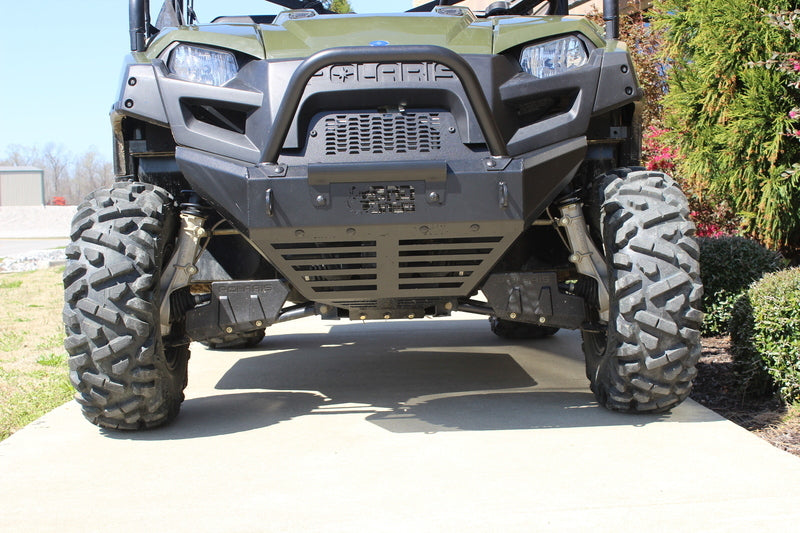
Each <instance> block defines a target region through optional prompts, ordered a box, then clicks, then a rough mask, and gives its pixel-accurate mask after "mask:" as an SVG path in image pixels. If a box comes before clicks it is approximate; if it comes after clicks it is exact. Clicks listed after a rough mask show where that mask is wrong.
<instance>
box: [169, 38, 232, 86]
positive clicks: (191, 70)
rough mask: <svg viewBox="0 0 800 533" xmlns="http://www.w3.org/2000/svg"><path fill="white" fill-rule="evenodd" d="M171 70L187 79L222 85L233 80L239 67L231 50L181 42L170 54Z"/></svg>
mask: <svg viewBox="0 0 800 533" xmlns="http://www.w3.org/2000/svg"><path fill="white" fill-rule="evenodd" d="M169 70H170V71H171V72H172V73H173V74H174V75H175V76H177V77H179V78H181V79H183V80H186V81H192V82H195V83H204V84H206V85H216V86H220V85H225V84H226V83H228V82H229V81H231V80H232V79H233V78H234V76H236V72H237V71H238V70H239V67H238V65H237V64H236V58H235V57H234V56H233V54H232V53H230V52H226V51H224V50H214V49H211V48H201V47H199V46H191V45H188V44H179V45H178V46H176V47H175V49H174V50H173V51H172V53H171V54H170V56H169Z"/></svg>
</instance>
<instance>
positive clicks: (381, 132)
mask: <svg viewBox="0 0 800 533" xmlns="http://www.w3.org/2000/svg"><path fill="white" fill-rule="evenodd" d="M322 125H323V128H324V132H325V137H324V138H325V155H339V154H349V155H360V154H406V153H429V152H433V151H436V150H441V148H442V133H441V129H442V120H441V117H440V116H439V113H424V112H415V113H342V114H336V115H329V116H327V117H325V119H324V120H323V123H322Z"/></svg>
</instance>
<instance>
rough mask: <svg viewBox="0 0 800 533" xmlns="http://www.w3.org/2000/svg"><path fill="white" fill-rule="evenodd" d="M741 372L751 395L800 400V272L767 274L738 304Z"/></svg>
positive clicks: (736, 343) (735, 322)
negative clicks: (775, 394)
mask: <svg viewBox="0 0 800 533" xmlns="http://www.w3.org/2000/svg"><path fill="white" fill-rule="evenodd" d="M731 341H732V342H731V343H732V352H733V356H734V362H735V368H736V370H737V372H738V373H739V374H740V376H741V380H742V384H743V387H744V391H745V392H746V393H748V394H762V393H767V392H772V391H773V390H774V391H776V392H777V393H778V395H779V396H780V397H781V399H782V400H784V401H785V402H787V403H792V402H797V401H800V269H798V268H793V269H790V270H784V271H781V272H775V273H772V274H767V275H765V276H764V277H763V278H762V279H761V280H759V281H758V282H756V283H754V284H753V285H752V286H751V287H750V288H749V289H748V290H747V291H746V292H745V293H744V294H743V295H742V297H741V298H740V299H739V300H738V301H737V302H736V305H735V306H734V309H733V314H732V318H731Z"/></svg>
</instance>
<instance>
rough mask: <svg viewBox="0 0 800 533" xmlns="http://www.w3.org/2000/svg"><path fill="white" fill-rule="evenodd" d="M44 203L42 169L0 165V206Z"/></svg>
mask: <svg viewBox="0 0 800 533" xmlns="http://www.w3.org/2000/svg"><path fill="white" fill-rule="evenodd" d="M11 205H44V170H42V169H40V168H34V167H0V206H11Z"/></svg>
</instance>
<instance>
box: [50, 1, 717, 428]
mask: <svg viewBox="0 0 800 533" xmlns="http://www.w3.org/2000/svg"><path fill="white" fill-rule="evenodd" d="M273 3H274V4H279V5H280V6H283V7H285V8H287V9H286V10H284V11H282V12H280V13H279V14H277V15H275V16H273V15H250V16H221V17H218V18H217V19H215V20H214V21H213V22H212V23H210V24H202V25H201V24H198V23H197V18H196V16H195V11H194V6H193V2H192V1H191V0H189V2H188V5H186V3H185V2H184V1H183V0H167V2H165V4H164V6H163V8H162V10H161V14H160V15H159V17H158V21H157V22H156V23H155V24H151V21H150V16H149V5H148V1H147V0H130V29H131V49H132V52H131V54H130V55H129V56H128V59H127V62H126V64H125V70H124V75H123V79H122V86H121V89H120V93H119V99H118V100H117V101H116V102H115V103H114V107H113V110H112V112H111V121H112V124H113V132H114V142H115V148H116V156H115V169H116V175H117V179H116V183H114V184H113V185H112V186H111V187H110V188H106V189H101V190H98V191H95V192H94V193H92V194H91V195H90V196H89V197H88V198H87V199H86V200H85V201H84V202H83V203H82V204H81V205H80V206H79V208H78V211H77V214H76V216H75V219H74V221H73V225H72V243H71V244H70V245H69V246H68V248H67V257H68V259H69V260H68V264H67V268H66V271H65V272H64V287H65V307H64V321H65V324H66V328H67V333H68V338H67V340H66V348H67V350H68V352H69V354H70V360H69V363H70V371H71V372H70V376H71V380H72V383H73V384H74V386H75V387H76V388H77V391H78V392H77V395H76V396H77V400H78V402H80V404H81V405H82V408H83V413H84V415H85V416H86V417H87V418H88V419H89V420H90V421H92V422H93V423H95V424H98V425H100V426H103V427H108V428H119V429H139V428H147V427H155V426H158V425H161V424H164V423H166V422H169V421H170V420H172V419H173V418H174V417H175V416H176V415H177V413H178V410H179V408H180V405H181V402H182V401H183V390H184V387H185V386H186V379H187V363H188V360H189V343H190V342H191V341H200V342H205V343H208V344H211V345H224V344H226V343H231V342H244V343H257V342H258V341H260V340H261V339H262V338H263V336H264V330H265V328H267V327H268V326H270V325H271V324H274V323H276V322H282V321H286V320H293V319H299V318H302V317H308V316H313V315H319V316H321V317H322V318H323V319H342V318H344V319H348V318H349V319H351V320H389V319H414V318H422V317H431V316H433V317H441V316H447V315H450V314H451V313H452V312H453V311H464V312H469V313H478V314H482V315H486V316H488V317H489V321H490V325H491V328H492V330H493V331H494V332H495V333H496V334H497V335H500V336H504V337H512V338H531V337H543V336H547V335H551V334H553V333H554V332H555V331H557V329H558V328H568V329H579V330H581V333H582V337H583V351H584V353H585V358H586V374H587V376H588V379H589V382H590V384H591V389H592V390H593V391H594V394H595V395H596V397H597V400H598V402H599V403H600V404H602V405H604V406H606V407H608V408H610V409H614V410H619V411H633V412H660V411H665V410H668V409H670V408H671V407H673V406H675V405H677V404H678V403H680V402H681V401H682V400H684V399H685V398H686V397H687V395H688V394H689V391H690V388H691V385H692V379H693V378H694V376H695V374H696V370H695V364H696V361H697V359H698V356H699V353H700V338H699V327H700V322H701V320H702V313H701V312H700V310H699V309H698V307H699V302H700V297H701V293H702V286H701V282H700V278H699V268H698V247H697V244H696V243H695V241H694V240H693V234H694V225H693V224H692V222H691V221H690V220H689V214H688V209H687V202H686V199H685V197H684V196H683V194H682V193H681V192H680V190H679V189H678V187H677V186H676V184H675V182H674V181H673V180H672V179H671V178H670V177H668V176H666V175H664V174H662V173H659V172H648V171H645V170H644V169H642V168H640V167H636V166H635V165H637V164H638V159H639V155H640V128H639V127H638V114H637V101H638V99H639V98H640V94H641V90H640V88H639V86H638V84H637V79H636V75H635V73H634V70H633V65H632V64H631V58H630V56H629V54H628V52H627V50H626V47H625V45H624V44H623V43H621V42H620V41H618V40H617V29H616V28H617V21H618V7H617V5H616V3H615V0H606V5H605V15H606V21H607V26H606V32H605V33H603V32H602V30H601V29H600V28H599V27H597V26H596V25H594V24H593V23H591V22H589V21H587V20H586V19H584V18H581V17H570V16H568V14H567V10H566V3H565V2H564V1H563V0H550V1H549V2H548V1H544V2H543V1H542V0H516V1H512V2H494V3H492V4H490V5H489V6H488V7H486V9H485V11H483V12H479V11H476V12H473V11H471V10H470V9H468V8H466V7H462V6H459V5H458V3H459V2H458V1H457V0H444V1H440V2H431V3H429V4H426V5H423V6H421V7H418V8H414V9H411V10H410V11H409V12H407V13H404V14H386V15H357V14H334V13H331V12H329V11H328V10H326V9H325V8H324V7H323V6H322V4H321V3H319V2H303V1H300V0H281V1H277V0H276V1H274V2H273ZM537 4H540V5H537ZM531 13H534V14H531ZM479 293H482V295H483V296H484V297H480V295H479Z"/></svg>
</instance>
